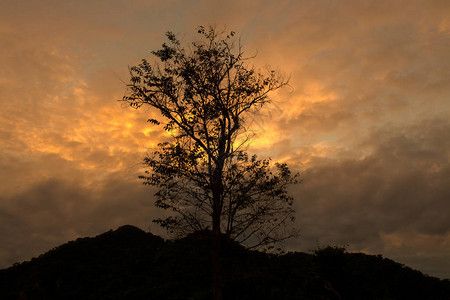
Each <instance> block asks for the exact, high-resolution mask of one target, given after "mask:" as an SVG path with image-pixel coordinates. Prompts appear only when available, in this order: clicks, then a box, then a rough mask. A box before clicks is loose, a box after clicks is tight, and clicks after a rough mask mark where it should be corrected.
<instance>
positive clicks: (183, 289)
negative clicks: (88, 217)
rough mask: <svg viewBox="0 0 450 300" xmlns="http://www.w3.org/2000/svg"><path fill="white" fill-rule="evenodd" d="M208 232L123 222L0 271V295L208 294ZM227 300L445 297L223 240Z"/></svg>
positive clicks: (381, 276) (360, 257) (319, 259)
mask: <svg viewBox="0 0 450 300" xmlns="http://www.w3.org/2000/svg"><path fill="white" fill-rule="evenodd" d="M209 237H210V233H208V232H198V233H194V234H191V235H189V236H187V237H186V238H183V239H179V240H173V241H166V240H164V239H162V238H161V237H158V236H155V235H153V234H151V233H146V232H144V231H142V230H141V229H139V228H136V227H133V226H130V225H125V226H122V227H120V228H118V229H117V230H114V231H112V230H111V231H108V232H106V233H103V234H101V235H98V236H96V237H93V238H79V239H77V240H76V241H72V242H69V243H66V244H64V245H61V246H59V247H57V248H54V249H52V250H50V251H49V252H47V253H45V254H43V255H41V256H39V257H38V258H34V259H32V260H31V261H28V262H24V263H21V264H15V265H14V266H12V267H10V268H8V269H3V270H0V299H211V288H210V281H211V272H210V270H211V266H210V258H211V253H210V238H209ZM222 243H223V249H224V251H223V257H222V259H223V265H224V280H225V298H226V299H277V300H278V299H313V300H314V299H330V300H332V299H355V300H356V299H364V300H371V299H374V300H375V299H421V300H422V299H439V300H442V299H450V282H449V280H440V279H438V278H433V277H429V276H427V275H424V274H422V273H421V272H419V271H415V270H412V269H410V268H408V267H406V266H404V265H401V264H399V263H396V262H394V261H392V260H390V259H387V258H383V257H382V256H380V255H378V256H373V255H365V254H362V253H347V252H345V249H343V248H338V247H327V248H324V249H321V250H317V251H316V252H315V253H314V254H306V253H299V252H295V253H287V254H284V255H274V254H267V253H262V252H258V251H249V250H247V249H245V248H244V247H242V246H241V245H239V244H237V243H234V242H232V241H229V240H226V239H225V238H224V239H223V241H222Z"/></svg>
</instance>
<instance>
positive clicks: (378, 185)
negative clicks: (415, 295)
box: [293, 119, 450, 277]
mask: <svg viewBox="0 0 450 300" xmlns="http://www.w3.org/2000/svg"><path fill="white" fill-rule="evenodd" d="M449 132H450V124H449V123H448V122H447V120H442V119H436V120H428V121H423V122H421V123H419V124H415V125H413V126H411V127H407V128H392V130H391V131H386V130H382V131H378V132H373V133H372V135H371V136H369V137H367V140H366V142H367V143H368V144H370V145H371V148H372V150H371V152H370V153H369V154H367V155H366V156H364V157H362V158H358V157H355V158H353V159H343V160H329V159H322V158H316V161H313V162H311V163H310V166H311V167H310V168H309V169H307V170H305V171H304V173H303V178H304V183H303V185H302V186H300V187H299V188H298V190H297V191H296V196H297V199H298V202H297V205H298V212H299V214H298V220H299V223H300V224H303V225H302V228H303V233H304V239H303V240H302V241H300V243H302V242H303V243H305V247H312V248H314V245H315V244H316V243H317V241H318V242H319V243H323V244H338V245H346V244H347V245H350V248H351V249H354V250H369V251H371V252H376V253H384V254H385V255H387V254H389V253H391V252H395V254H396V255H398V252H396V251H393V250H392V249H391V248H393V247H394V248H395V247H397V246H395V242H396V241H393V240H390V239H387V238H386V237H388V236H398V237H399V238H400V237H403V238H405V239H415V244H414V245H411V244H408V243H407V242H405V241H398V242H399V243H401V245H403V246H402V247H405V248H406V247H408V246H409V247H417V248H427V244H428V243H430V239H431V238H434V240H433V242H434V243H433V245H434V247H435V248H432V249H428V251H429V252H428V254H429V255H437V254H438V253H440V252H441V251H443V248H440V247H444V245H439V243H436V239H437V240H439V239H441V240H442V241H446V246H445V249H447V251H448V250H450V249H449V247H448V241H449V237H450V221H449V220H450V212H449V210H448V201H449V199H450V176H449V175H450V161H449V149H450V145H449V141H450V136H449ZM293 160H294V161H295V159H293ZM409 251H411V249H409ZM406 252H407V251H406ZM424 257H427V255H424ZM417 261H418V259H417V258H416V262H415V263H416V264H417ZM421 266H422V265H421ZM440 274H441V275H442V274H444V273H443V272H441V273H440ZM449 275H450V274H449V273H445V276H446V277H449Z"/></svg>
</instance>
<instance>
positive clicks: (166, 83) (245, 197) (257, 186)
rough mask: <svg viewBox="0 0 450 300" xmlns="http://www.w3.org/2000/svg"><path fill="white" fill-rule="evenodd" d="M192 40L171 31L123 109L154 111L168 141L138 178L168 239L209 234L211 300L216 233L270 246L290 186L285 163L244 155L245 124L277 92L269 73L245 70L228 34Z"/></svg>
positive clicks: (134, 70) (136, 74)
mask: <svg viewBox="0 0 450 300" xmlns="http://www.w3.org/2000/svg"><path fill="white" fill-rule="evenodd" d="M198 34H199V35H200V37H201V39H200V40H199V41H195V42H193V43H192V44H190V45H189V46H187V47H183V46H182V45H181V43H180V41H179V40H178V39H177V38H176V36H175V35H174V34H173V33H172V32H167V34H166V36H167V38H168V43H167V44H166V43H164V44H163V45H162V49H160V50H157V51H153V52H152V54H154V55H155V56H156V58H157V59H159V61H160V62H159V63H155V64H151V63H149V62H148V61H147V60H146V59H143V60H142V62H141V63H140V64H139V65H137V66H133V67H131V68H130V74H131V79H130V84H129V85H128V87H129V92H128V94H127V95H126V96H124V98H123V100H124V101H126V102H127V103H129V105H130V106H132V107H135V108H139V107H141V106H143V105H146V106H150V107H152V108H154V109H156V110H157V111H158V112H159V113H160V114H161V117H162V118H161V120H156V119H149V120H148V122H150V123H152V124H154V125H160V124H161V123H164V130H166V131H168V132H169V133H170V134H171V137H172V141H171V142H164V143H160V144H159V149H158V150H157V151H155V152H153V153H152V154H151V155H149V156H148V157H146V158H145V160H144V163H145V164H146V165H147V166H148V170H147V171H146V174H145V175H144V176H141V179H143V180H144V184H149V185H152V186H155V187H157V189H158V191H157V193H156V194H155V195H156V197H157V200H156V203H155V204H156V206H157V207H159V208H162V209H167V210H170V211H173V212H175V213H176V214H174V215H172V216H169V217H167V218H164V219H157V220H155V222H157V223H159V224H160V225H161V226H163V227H165V228H166V229H168V230H169V231H170V232H176V233H181V234H186V233H189V232H193V231H198V230H211V231H212V233H213V234H212V236H213V269H214V277H215V279H214V294H215V295H214V297H215V299H219V298H220V297H221V296H220V295H221V278H220V276H221V275H220V273H221V271H220V268H221V267H220V263H219V251H220V236H221V235H225V236H227V237H228V238H230V239H233V240H236V241H239V242H242V243H245V244H247V245H248V246H250V247H255V246H263V247H271V246H272V245H273V243H274V242H277V241H280V240H283V239H285V238H288V237H291V236H292V235H294V234H295V231H292V230H290V226H286V225H288V224H289V223H290V222H292V221H293V220H294V217H293V212H294V211H293V209H292V204H293V199H292V197H291V196H290V195H289V194H288V192H287V187H288V185H289V184H292V183H296V182H297V179H296V177H297V174H291V172H290V170H289V168H288V166H287V165H286V164H284V163H283V164H279V163H275V164H274V166H271V164H270V161H269V160H259V159H258V158H257V157H256V156H252V157H249V156H248V154H247V153H246V151H245V145H246V144H247V142H248V140H249V139H250V138H251V135H250V134H249V133H248V132H247V130H246V127H245V125H246V121H248V118H249V117H250V116H252V115H253V114H254V113H255V112H257V111H258V110H259V109H260V108H261V107H263V106H264V105H265V104H267V103H269V98H268V95H269V93H270V92H272V91H274V90H276V89H278V88H280V87H282V86H284V85H285V84H286V83H287V81H285V80H284V79H283V78H282V76H280V75H279V74H278V73H277V72H275V71H273V70H268V71H267V73H265V74H263V73H261V72H258V71H256V70H255V69H254V68H253V67H252V66H250V65H249V64H248V60H249V59H250V58H246V57H244V56H243V51H242V47H241V45H240V43H239V41H236V39H235V38H234V32H230V33H229V34H226V33H221V32H217V30H215V29H214V28H209V29H205V28H204V27H199V29H198Z"/></svg>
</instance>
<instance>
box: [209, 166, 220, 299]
mask: <svg viewBox="0 0 450 300" xmlns="http://www.w3.org/2000/svg"><path fill="white" fill-rule="evenodd" d="M217 173H219V174H220V177H219V176H217V177H216V178H220V179H219V180H217V181H218V182H216V184H215V185H214V190H213V215H212V223H213V224H212V225H213V228H212V236H211V239H212V240H211V242H212V245H211V246H212V247H211V265H212V272H213V300H222V299H223V268H222V262H221V260H220V258H221V236H220V235H221V232H220V217H221V213H222V212H221V199H222V193H223V185H222V181H221V170H220V171H219V172H217Z"/></svg>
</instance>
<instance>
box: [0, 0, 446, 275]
mask: <svg viewBox="0 0 450 300" xmlns="http://www.w3.org/2000/svg"><path fill="white" fill-rule="evenodd" d="M0 3H1V7H2V8H1V10H0V66H1V67H0V105H1V109H0V268H4V267H8V266H9V265H11V264H12V263H14V262H17V261H23V260H28V259H30V258H31V257H33V256H36V255H39V254H40V253H43V252H45V251H47V250H49V249H51V248H53V247H55V246H58V245H60V244H62V243H64V242H67V241H69V240H73V239H76V238H78V237H83V236H93V235H97V234H100V233H102V232H104V231H107V230H109V229H115V228H117V227H118V226H121V225H124V224H132V225H135V226H138V227H140V228H142V229H144V230H150V231H151V232H153V233H156V234H163V231H162V230H161V229H159V228H158V227H157V225H155V224H152V222H151V220H152V219H153V218H155V217H157V216H158V215H159V214H160V211H159V210H158V209H156V208H155V207H154V205H153V199H154V198H153V192H154V191H153V190H152V189H151V188H149V187H145V186H143V185H142V184H141V182H140V181H139V180H138V178H137V176H138V175H139V174H141V173H142V165H141V161H142V158H143V157H144V155H145V153H146V152H148V149H149V148H151V147H152V146H154V145H155V144H156V143H157V142H158V141H160V140H161V138H162V136H163V132H161V131H160V130H161V128H158V127H152V126H151V125H149V124H148V123H146V119H147V118H148V116H149V113H150V112H149V111H148V110H147V109H140V110H134V109H131V108H127V107H124V103H121V102H119V101H117V100H119V99H121V98H122V97H123V95H124V94H125V92H126V86H125V85H126V83H127V81H128V79H129V75H128V66H131V65H133V64H136V63H138V62H139V60H140V59H141V58H150V59H151V55H150V51H151V50H155V49H158V48H159V47H160V45H161V44H162V43H163V42H164V41H165V36H164V33H165V32H166V31H168V30H170V31H173V32H174V33H176V34H177V35H178V36H179V38H180V39H181V40H182V41H186V42H189V41H191V40H192V39H193V38H195V28H196V27H197V26H198V25H205V26H208V25H215V26H217V27H218V28H224V27H226V28H228V29H229V30H233V31H235V32H236V33H237V34H238V35H239V36H240V38H241V41H242V43H243V44H244V45H245V47H244V51H245V53H247V54H248V55H249V56H251V55H255V54H257V56H256V58H255V59H253V61H252V63H253V64H254V65H255V66H256V67H257V68H264V67H266V66H271V67H275V68H277V69H279V70H280V71H282V72H283V73H284V74H286V75H288V76H290V78H291V79H290V87H286V88H283V89H281V90H279V91H277V92H276V93H274V94H273V95H272V100H273V103H272V104H271V105H270V107H268V109H267V110H265V111H264V113H263V114H261V115H260V117H258V118H256V119H255V120H254V121H253V125H252V130H254V131H255V132H257V133H258V135H257V137H256V138H255V139H254V140H253V141H252V142H251V144H250V148H249V151H251V152H252V153H258V154H259V155H260V156H261V157H271V158H272V159H273V160H274V161H284V162H288V163H289V164H290V165H291V167H292V168H293V169H294V170H297V171H299V172H300V173H301V177H302V179H303V183H302V184H300V185H297V186H295V187H293V188H292V194H293V195H294V196H295V199H296V201H295V205H296V211H297V213H296V215H297V221H296V222H297V226H298V227H299V228H300V229H301V235H302V236H301V238H299V239H297V240H293V241H290V242H288V243H287V244H286V246H285V247H286V249H287V250H297V251H310V250H313V249H317V247H318V246H326V245H338V246H346V247H347V249H349V250H350V251H362V252H365V253H368V254H382V255H383V256H385V257H388V258H391V259H394V260H396V261H398V262H400V263H404V264H406V265H408V266H410V267H413V268H415V269H419V270H420V271H422V272H424V273H427V274H429V275H433V276H438V277H440V278H450V1H448V0H442V1H437V0H436V1H433V0H423V1H418V0H417V1H416V0H408V1H406V0H405V1H397V0H394V1H365V0H348V1H337V0H336V1H333V0H328V1H325V0H316V1H312V0H296V1H294V0H293V1H289V0H282V1H262V0H261V1H257V0H255V1H245V0H243V1H242V0H241V1H234V0H232V1H215V0H208V1H206V0H205V1H203V0H202V1H193V0H186V1H176V0H166V1H149V0H111V1H101V0H99V1H85V0H77V1H61V0H54V1H49V0H40V1H37V0H36V1H33V0H28V1H22V0H14V1H12V0H11V1H10V0H0Z"/></svg>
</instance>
